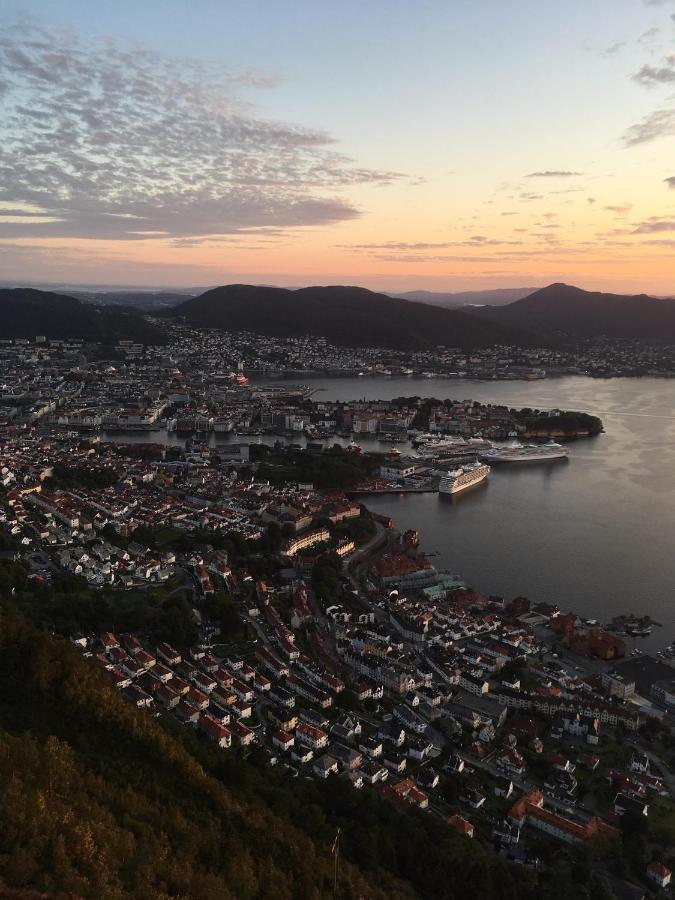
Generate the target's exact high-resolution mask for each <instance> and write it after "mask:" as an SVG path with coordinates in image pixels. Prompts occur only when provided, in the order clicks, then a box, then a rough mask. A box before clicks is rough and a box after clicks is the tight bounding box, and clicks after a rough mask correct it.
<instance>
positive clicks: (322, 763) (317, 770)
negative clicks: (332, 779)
mask: <svg viewBox="0 0 675 900" xmlns="http://www.w3.org/2000/svg"><path fill="white" fill-rule="evenodd" d="M337 771H338V763H337V760H336V759H334V758H333V757H332V756H329V755H328V754H327V753H325V754H324V755H323V756H319V757H318V758H317V759H315V760H314V762H313V763H312V772H314V774H315V775H316V776H318V777H319V778H328V776H329V775H337Z"/></svg>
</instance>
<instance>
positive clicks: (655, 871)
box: [647, 862, 673, 888]
mask: <svg viewBox="0 0 675 900" xmlns="http://www.w3.org/2000/svg"><path fill="white" fill-rule="evenodd" d="M672 874H673V873H672V872H671V871H670V869H668V868H666V866H663V865H661V863H659V862H650V863H649V865H648V866H647V878H649V880H650V881H653V882H654V883H655V884H658V886H659V887H660V888H667V887H668V885H669V884H670V878H671V876H672Z"/></svg>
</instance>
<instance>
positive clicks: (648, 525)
mask: <svg viewBox="0 0 675 900" xmlns="http://www.w3.org/2000/svg"><path fill="white" fill-rule="evenodd" d="M303 380H304V379H303ZM275 383H278V382H275ZM310 384H311V385H312V387H313V388H317V389H319V391H318V392H317V393H316V394H315V395H314V399H315V400H320V399H322V398H326V399H354V398H357V397H366V398H367V399H391V398H393V397H400V396H413V395H420V396H429V397H434V396H435V397H439V398H445V397H454V398H465V397H471V398H476V399H480V400H484V401H486V402H495V403H506V404H508V405H510V406H519V407H521V406H529V407H533V408H534V407H541V408H555V407H558V408H561V409H575V410H583V411H587V412H590V413H594V414H597V415H599V416H600V417H601V418H602V420H603V422H604V425H605V433H604V434H601V435H599V436H598V437H596V438H591V439H588V440H583V441H577V442H575V443H573V444H571V445H570V461H569V462H568V463H562V464H551V465H545V466H543V467H540V466H525V467H522V468H506V467H500V468H499V469H498V470H497V469H496V468H495V469H494V470H493V472H492V474H491V476H490V479H489V481H488V483H487V484H485V485H481V486H479V487H477V488H475V489H474V490H472V491H470V492H468V493H466V494H464V495H461V496H460V497H458V498H454V499H451V498H449V497H441V496H438V495H436V494H407V495H401V496H386V497H369V498H368V500H367V504H368V506H369V507H370V508H371V509H373V510H377V511H378V512H382V513H386V514H388V515H391V516H392V517H393V518H394V520H395V522H396V525H397V526H398V527H400V528H411V527H415V528H419V529H420V532H421V538H422V542H423V546H424V547H425V548H426V549H428V550H429V551H437V552H438V553H439V556H438V557H437V558H435V559H434V562H435V563H437V564H438V565H439V566H441V567H447V568H450V569H452V570H454V571H457V572H458V574H460V575H462V576H463V577H464V578H465V579H466V580H467V581H468V582H469V583H471V584H473V585H475V586H476V587H477V588H478V589H480V590H481V591H483V592H487V593H496V594H502V595H505V596H508V597H512V596H516V595H517V594H524V595H526V596H529V597H530V598H531V599H532V600H547V601H549V602H552V603H557V604H559V605H560V606H561V607H562V608H564V609H570V608H571V609H574V610H575V611H577V612H578V613H580V614H581V615H584V616H588V617H592V618H597V619H600V620H604V621H606V620H608V619H609V618H611V617H612V616H614V615H618V614H620V613H623V612H636V613H648V614H649V615H651V616H652V617H653V618H654V619H655V620H656V621H658V622H662V623H663V626H664V627H663V628H654V631H653V634H652V636H651V637H650V638H646V639H641V640H640V641H638V642H637V643H636V646H639V647H642V648H644V649H648V648H650V649H657V648H660V647H662V646H663V645H664V644H665V643H667V642H670V641H672V640H673V639H674V638H675V602H674V600H673V597H674V596H675V554H674V552H673V544H674V541H675V384H674V383H673V382H672V381H669V380H664V379H659V378H641V379H612V380H599V379H591V378H582V377H571V378H559V379H555V380H550V381H547V380H544V381H536V382H526V381H522V382H513V381H508V382H506V381H504V382H499V381H487V382H486V381H468V380H446V379H443V380H440V379H439V380H436V379H417V378H415V379H412V378H331V379H322V378H317V379H312V380H311V382H310Z"/></svg>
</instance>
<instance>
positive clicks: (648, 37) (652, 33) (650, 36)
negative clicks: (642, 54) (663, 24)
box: [638, 26, 660, 44]
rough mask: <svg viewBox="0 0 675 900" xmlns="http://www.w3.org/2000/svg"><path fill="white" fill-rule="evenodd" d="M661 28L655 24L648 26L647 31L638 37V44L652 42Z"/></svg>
mask: <svg viewBox="0 0 675 900" xmlns="http://www.w3.org/2000/svg"><path fill="white" fill-rule="evenodd" d="M659 31H660V29H659V28H657V27H656V26H654V27H653V28H648V29H647V30H646V31H643V32H642V34H641V35H640V37H639V38H638V44H652V43H653V42H654V41H655V40H656V38H657V36H658V34H659Z"/></svg>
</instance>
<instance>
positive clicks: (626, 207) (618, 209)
mask: <svg viewBox="0 0 675 900" xmlns="http://www.w3.org/2000/svg"><path fill="white" fill-rule="evenodd" d="M603 208H604V209H606V210H607V212H613V213H616V215H617V216H626V215H628V213H629V212H630V211H631V209H632V208H633V204H632V203H622V204H618V205H616V206H605V207H603Z"/></svg>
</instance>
